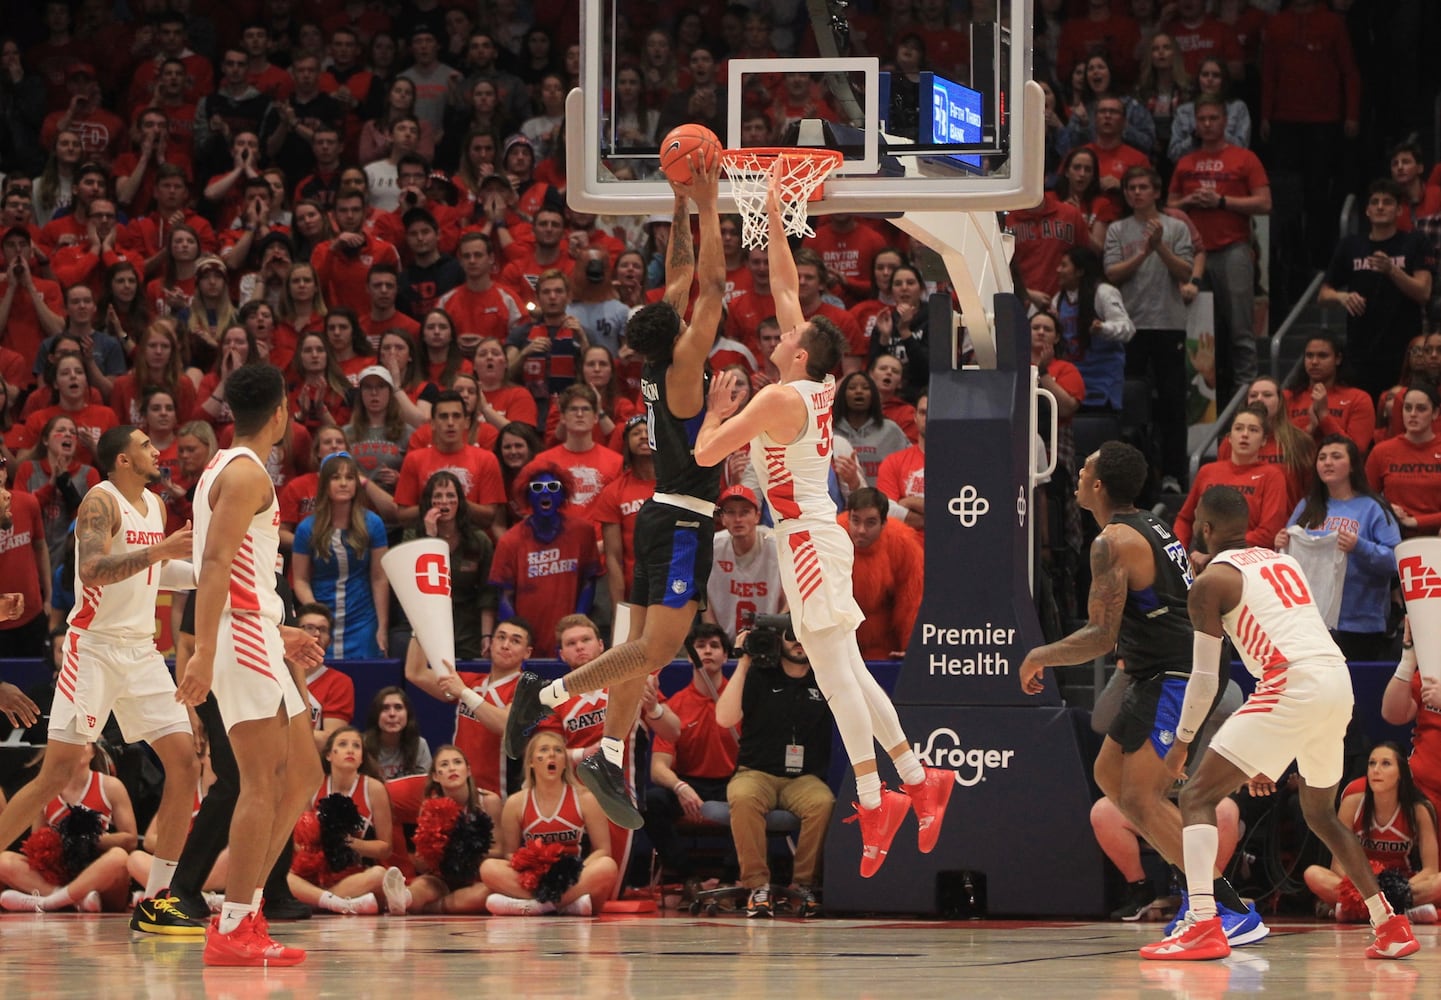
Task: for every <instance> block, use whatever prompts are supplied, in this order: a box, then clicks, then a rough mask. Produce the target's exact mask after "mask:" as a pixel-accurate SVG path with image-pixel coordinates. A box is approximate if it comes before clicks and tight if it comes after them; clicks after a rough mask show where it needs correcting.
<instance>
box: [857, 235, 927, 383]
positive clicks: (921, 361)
mask: <svg viewBox="0 0 1441 1000" xmlns="http://www.w3.org/2000/svg"><path fill="white" fill-rule="evenodd" d="M891 297H892V298H894V299H895V303H896V304H895V306H894V307H893V308H891V309H884V310H882V311H880V312H878V313H877V314H876V324H875V327H874V330H873V332H872V334H871V342H870V355H869V361H870V362H871V363H874V362H875V360H876V358H878V357H880V356H881V355H882V354H889V355H891V356H892V357H893V358H895V359H896V360H897V361H899V362H900V363H901V369H902V372H903V373H904V374H903V377H902V387H901V389H900V394H901V395H902V396H904V397H905V398H907V399H913V398H914V397H915V394H916V393H917V392H918V391H920V390H921V389H924V388H925V387H926V386H927V384H928V382H929V381H930V377H931V361H930V357H929V356H928V352H929V351H930V345H929V343H928V342H927V340H926V333H927V331H928V330H929V328H930V310H929V309H928V308H927V306H926V282H925V279H924V278H922V277H921V272H920V271H918V270H916V269H915V268H914V267H912V266H911V265H909V264H902V265H901V266H900V267H897V268H896V269H895V270H893V271H892V272H891Z"/></svg>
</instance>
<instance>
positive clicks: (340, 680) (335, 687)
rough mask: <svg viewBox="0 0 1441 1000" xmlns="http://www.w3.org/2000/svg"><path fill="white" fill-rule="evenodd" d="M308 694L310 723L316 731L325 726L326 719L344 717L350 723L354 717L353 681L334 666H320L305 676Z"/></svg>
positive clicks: (347, 723)
mask: <svg viewBox="0 0 1441 1000" xmlns="http://www.w3.org/2000/svg"><path fill="white" fill-rule="evenodd" d="M305 688H306V691H307V692H308V694H309V696H310V724H311V725H312V726H314V727H315V729H316V730H317V731H319V730H321V729H323V728H325V720H326V719H344V720H345V724H346V725H347V726H348V725H350V723H351V721H352V720H353V719H354V718H355V682H354V681H353V680H351V679H350V678H349V677H348V676H347V675H345V674H343V673H341V672H340V671H339V670H336V669H335V668H334V667H326V666H321V667H320V668H319V669H318V670H317V671H316V672H315V673H313V674H311V675H310V676H308V677H306V678H305Z"/></svg>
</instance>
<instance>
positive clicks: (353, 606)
mask: <svg viewBox="0 0 1441 1000" xmlns="http://www.w3.org/2000/svg"><path fill="white" fill-rule="evenodd" d="M388 549H389V544H388V543H387V541H386V536H385V524H384V522H383V521H382V520H381V519H380V516H379V515H378V514H376V513H375V512H374V511H372V510H370V509H369V507H368V505H367V504H366V502H365V500H364V498H363V496H362V495H361V486H360V468H359V466H358V465H356V462H355V459H354V458H352V457H350V455H349V454H347V453H345V452H339V453H336V454H333V455H327V456H326V457H325V458H324V459H322V460H321V463H320V479H319V484H318V487H317V491H316V498H315V513H313V514H311V515H310V516H309V517H307V518H306V519H305V520H303V521H301V522H300V525H299V526H298V527H297V528H296V529H295V542H294V546H293V548H292V552H291V573H292V576H293V584H294V587H295V598H296V600H297V601H298V602H300V603H301V604H311V603H314V602H316V601H317V600H319V601H320V602H322V603H324V604H325V605H326V606H327V607H329V608H331V610H332V611H333V612H334V614H335V631H334V634H333V636H332V639H331V643H330V645H329V647H328V655H329V656H330V657H332V658H333V659H337V660H343V659H361V660H364V659H375V658H377V657H380V656H384V655H385V654H386V650H387V649H388V647H389V645H390V580H389V578H388V577H387V576H386V575H385V570H384V569H382V568H381V565H380V563H381V559H383V558H384V556H385V553H386V552H387V551H388Z"/></svg>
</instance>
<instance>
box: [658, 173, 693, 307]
mask: <svg viewBox="0 0 1441 1000" xmlns="http://www.w3.org/2000/svg"><path fill="white" fill-rule="evenodd" d="M694 280H695V247H694V245H692V243H691V235H690V199H689V198H687V197H686V196H685V195H683V194H678V195H676V198H675V214H674V215H673V216H672V218H671V223H670V246H669V247H668V248H667V249H666V254H665V300H666V302H668V303H670V305H671V307H672V308H674V309H675V311H676V312H678V313H680V314H681V315H682V316H684V315H685V307H686V305H687V304H688V303H689V301H690V286H691V282H692V281H694Z"/></svg>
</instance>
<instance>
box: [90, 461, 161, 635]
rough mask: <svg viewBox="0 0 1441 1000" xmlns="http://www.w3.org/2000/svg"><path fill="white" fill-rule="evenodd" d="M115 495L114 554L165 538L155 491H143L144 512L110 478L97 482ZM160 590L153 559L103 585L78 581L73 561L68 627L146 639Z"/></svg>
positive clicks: (93, 632) (99, 486)
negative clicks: (72, 602) (117, 526)
mask: <svg viewBox="0 0 1441 1000" xmlns="http://www.w3.org/2000/svg"><path fill="white" fill-rule="evenodd" d="M95 489H97V490H104V491H105V492H106V493H109V494H110V496H111V497H112V498H114V500H115V503H116V505H117V506H119V508H120V530H119V531H117V532H116V533H115V535H114V537H112V538H111V539H110V554H111V555H112V556H121V555H126V554H128V553H131V552H135V551H136V550H138V549H144V548H148V547H150V546H151V545H154V544H155V543H157V542H161V541H164V539H165V514H164V512H163V508H162V507H161V506H160V502H159V500H158V499H157V498H156V496H155V494H154V493H151V492H149V491H146V493H145V513H143V514H142V513H140V511H139V510H137V509H136V508H135V506H134V505H133V504H131V503H130V501H129V500H126V499H125V496H124V494H122V493H121V492H120V491H119V490H118V489H116V488H115V486H114V485H113V484H112V483H110V482H109V481H108V480H107V481H106V482H102V483H100V484H99V485H98V486H96V487H95ZM159 591H160V564H159V563H153V564H151V565H150V566H147V567H146V568H145V569H144V570H142V571H141V572H139V573H135V574H134V575H132V576H127V577H126V578H125V579H123V580H117V581H115V582H114V583H107V584H104V585H98V584H94V585H89V586H87V585H86V584H83V583H81V582H80V563H79V561H78V560H77V561H76V563H75V597H76V602H75V607H74V608H72V609H71V611H70V617H69V618H68V619H67V622H68V623H69V625H70V627H71V628H76V629H80V630H82V631H84V632H85V633H87V634H89V635H95V636H100V637H103V638H106V639H114V640H116V641H117V642H123V643H126V644H131V643H137V642H146V641H147V640H150V639H153V638H154V637H155V598H156V595H157V594H158V593H159Z"/></svg>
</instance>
